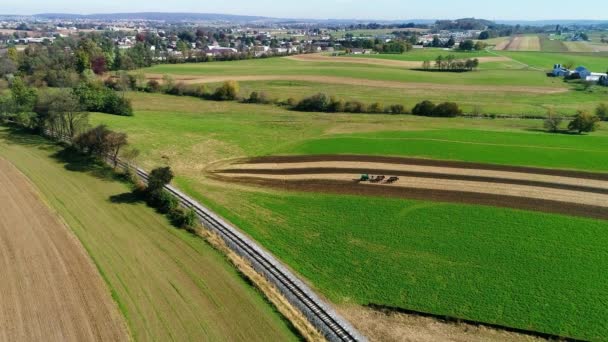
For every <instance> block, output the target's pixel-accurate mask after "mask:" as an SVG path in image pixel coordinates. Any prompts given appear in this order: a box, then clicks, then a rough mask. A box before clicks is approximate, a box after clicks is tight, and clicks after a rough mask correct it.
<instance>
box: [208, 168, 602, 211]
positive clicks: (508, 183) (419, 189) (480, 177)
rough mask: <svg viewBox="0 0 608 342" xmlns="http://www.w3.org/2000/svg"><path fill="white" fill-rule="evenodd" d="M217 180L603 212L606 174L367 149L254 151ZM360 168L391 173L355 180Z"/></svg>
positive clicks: (213, 174)
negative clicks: (377, 153)
mask: <svg viewBox="0 0 608 342" xmlns="http://www.w3.org/2000/svg"><path fill="white" fill-rule="evenodd" d="M210 172H211V173H210V176H211V177H214V178H216V179H219V180H223V181H229V182H238V183H249V184H255V185H261V186H269V187H273V188H282V189H285V190H295V191H313V192H330V193H344V194H359V195H374V196H389V197H403V198H411V199H419V200H431V201H440V202H456V203H467V204H482V205H491V206H499V207H507V208H516V209H526V210H535V211H544V212H551V213H560V214H567V215H575V216H585V217H593V218H600V219H608V175H607V174H596V173H586V172H578V171H568V170H551V169H539V168H526V167H511V166H501V165H484V164H475V163H464V162H446V161H436V160H423V159H414V158H397V157H372V156H303V157H299V156H294V157H286V156H283V157H262V158H255V159H251V160H248V161H237V162H235V163H233V164H230V165H223V166H222V167H220V168H219V169H216V170H213V171H210ZM361 174H373V175H385V176H398V177H399V178H400V179H399V181H397V182H395V183H392V184H386V183H370V182H357V181H356V179H357V178H358V177H359V175H361Z"/></svg>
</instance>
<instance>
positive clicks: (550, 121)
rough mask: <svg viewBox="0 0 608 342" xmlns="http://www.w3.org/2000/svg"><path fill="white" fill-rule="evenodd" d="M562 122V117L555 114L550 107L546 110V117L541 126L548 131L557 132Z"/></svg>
mask: <svg viewBox="0 0 608 342" xmlns="http://www.w3.org/2000/svg"><path fill="white" fill-rule="evenodd" d="M561 124H562V118H561V117H560V116H558V115H556V114H555V110H553V109H552V108H550V109H548V110H547V118H546V119H545V121H544V123H543V126H544V127H545V129H547V130H548V131H549V132H557V131H558V130H559V126H560V125H561Z"/></svg>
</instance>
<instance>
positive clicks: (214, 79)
mask: <svg viewBox="0 0 608 342" xmlns="http://www.w3.org/2000/svg"><path fill="white" fill-rule="evenodd" d="M146 78H147V79H148V80H157V81H162V79H163V75H162V74H146ZM173 78H174V79H175V81H177V82H182V83H185V84H206V83H220V82H225V81H239V82H246V81H304V82H316V83H328V84H343V85H355V86H366V87H378V88H395V89H412V90H420V89H426V90H437V91H440V90H448V91H449V90H456V91H470V92H497V91H498V92H509V93H532V94H561V93H566V92H568V91H569V89H568V88H550V87H534V86H490V85H457V84H439V83H424V82H397V81H378V80H368V79H362V78H353V77H338V76H309V75H238V76H237V75H232V76H231V75H222V76H201V75H174V77H173Z"/></svg>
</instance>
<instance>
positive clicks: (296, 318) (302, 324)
mask: <svg viewBox="0 0 608 342" xmlns="http://www.w3.org/2000/svg"><path fill="white" fill-rule="evenodd" d="M199 234H200V235H201V236H202V237H204V238H205V239H206V240H207V242H209V243H210V244H211V245H212V246H213V247H215V248H216V249H218V250H219V251H221V252H222V253H223V254H224V255H226V257H227V258H228V260H230V262H231V263H232V264H233V265H234V266H235V267H236V268H237V269H238V270H239V271H240V272H241V274H243V275H244V276H245V277H246V278H247V279H249V280H250V281H251V282H252V283H253V284H254V285H255V286H256V287H257V288H258V289H259V290H260V291H261V292H262V293H264V296H266V298H267V299H268V300H269V301H270V302H271V303H272V304H273V305H274V306H275V307H276V308H277V310H278V311H279V312H280V313H281V314H282V315H283V316H284V317H285V318H287V319H288V320H289V321H290V322H291V324H293V326H294V327H295V328H296V329H297V330H298V332H299V333H300V334H301V335H302V337H304V338H305V339H306V341H311V342H314V341H319V342H321V341H326V339H325V337H324V336H323V335H322V334H321V333H320V332H319V331H318V330H316V329H315V328H314V327H313V326H312V325H311V324H310V322H309V321H308V320H307V319H306V317H305V316H304V315H303V314H302V313H301V312H300V311H299V310H298V309H296V308H294V307H293V305H291V304H290V303H289V301H287V299H286V298H285V297H284V296H283V295H282V294H281V292H279V290H278V289H277V288H276V287H275V286H274V285H272V284H271V283H270V282H269V281H268V280H267V279H266V278H264V277H263V276H261V275H260V274H259V273H258V272H257V271H256V270H254V269H253V267H252V266H251V264H249V262H247V261H246V260H245V259H244V258H243V257H241V256H240V255H238V254H236V253H235V252H233V251H232V250H231V249H230V248H228V246H227V245H226V243H225V242H224V240H222V238H220V237H219V236H218V235H217V234H215V233H212V232H210V231H208V230H200V231H199Z"/></svg>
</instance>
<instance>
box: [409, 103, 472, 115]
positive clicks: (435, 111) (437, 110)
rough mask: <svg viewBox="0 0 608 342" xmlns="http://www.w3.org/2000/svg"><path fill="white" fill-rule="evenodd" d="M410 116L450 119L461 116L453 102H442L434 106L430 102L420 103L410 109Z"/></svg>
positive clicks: (459, 110)
mask: <svg viewBox="0 0 608 342" xmlns="http://www.w3.org/2000/svg"><path fill="white" fill-rule="evenodd" d="M412 114H414V115H420V116H435V117H446V118H451V117H455V116H458V115H462V110H461V109H460V108H459V107H458V105H457V104H456V103H454V102H443V103H440V104H439V105H435V104H434V103H433V102H431V101H422V102H420V103H418V104H416V106H415V107H414V108H413V109H412Z"/></svg>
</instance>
